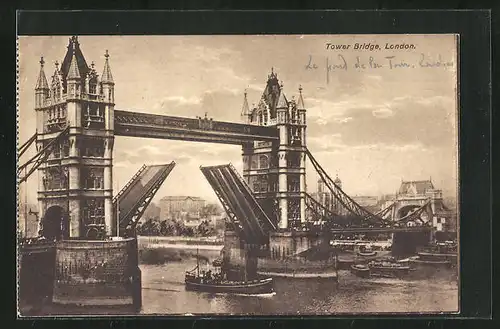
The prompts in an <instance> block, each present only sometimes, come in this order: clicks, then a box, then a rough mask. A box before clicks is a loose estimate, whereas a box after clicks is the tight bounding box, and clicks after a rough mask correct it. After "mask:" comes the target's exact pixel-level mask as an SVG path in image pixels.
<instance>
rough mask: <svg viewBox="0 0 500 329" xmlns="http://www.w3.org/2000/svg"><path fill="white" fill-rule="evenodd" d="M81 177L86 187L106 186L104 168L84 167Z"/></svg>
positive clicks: (101, 187) (97, 187)
mask: <svg viewBox="0 0 500 329" xmlns="http://www.w3.org/2000/svg"><path fill="white" fill-rule="evenodd" d="M80 177H81V180H82V186H83V188H84V189H93V190H95V189H103V188H104V168H82V169H81V172H80Z"/></svg>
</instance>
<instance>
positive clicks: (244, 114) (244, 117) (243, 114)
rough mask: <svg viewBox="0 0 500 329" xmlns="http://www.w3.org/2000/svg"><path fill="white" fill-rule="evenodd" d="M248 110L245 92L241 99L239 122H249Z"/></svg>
mask: <svg viewBox="0 0 500 329" xmlns="http://www.w3.org/2000/svg"><path fill="white" fill-rule="evenodd" d="M250 115H251V113H250V108H249V107H248V99H247V91H246V90H245V95H244V98H243V106H242V107H241V121H243V122H244V123H249V122H250Z"/></svg>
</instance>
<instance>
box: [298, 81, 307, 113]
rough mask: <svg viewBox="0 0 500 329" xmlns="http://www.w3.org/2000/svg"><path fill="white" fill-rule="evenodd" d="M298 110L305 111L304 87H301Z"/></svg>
mask: <svg viewBox="0 0 500 329" xmlns="http://www.w3.org/2000/svg"><path fill="white" fill-rule="evenodd" d="M297 109H299V110H305V109H306V107H305V105H304V98H302V86H299V101H298V102H297Z"/></svg>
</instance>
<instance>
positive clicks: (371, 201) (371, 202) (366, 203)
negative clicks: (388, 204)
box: [351, 195, 380, 213]
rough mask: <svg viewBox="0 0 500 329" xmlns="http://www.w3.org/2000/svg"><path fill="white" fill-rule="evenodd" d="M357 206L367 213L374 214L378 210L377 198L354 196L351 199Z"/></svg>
mask: <svg viewBox="0 0 500 329" xmlns="http://www.w3.org/2000/svg"><path fill="white" fill-rule="evenodd" d="M351 198H352V199H353V200H354V201H355V202H356V203H357V204H359V205H360V206H361V207H363V208H365V209H366V210H368V211H369V212H372V213H376V212H378V211H379V210H380V205H379V198H378V197H376V196H372V195H356V196H353V197H351Z"/></svg>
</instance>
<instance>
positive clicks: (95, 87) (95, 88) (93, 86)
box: [89, 82, 97, 95]
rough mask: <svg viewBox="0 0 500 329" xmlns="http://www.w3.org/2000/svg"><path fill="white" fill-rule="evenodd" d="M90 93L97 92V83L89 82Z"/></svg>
mask: <svg viewBox="0 0 500 329" xmlns="http://www.w3.org/2000/svg"><path fill="white" fill-rule="evenodd" d="M89 94H93V95H95V94H97V84H95V83H92V82H91V83H90V84H89Z"/></svg>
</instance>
